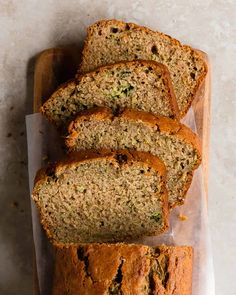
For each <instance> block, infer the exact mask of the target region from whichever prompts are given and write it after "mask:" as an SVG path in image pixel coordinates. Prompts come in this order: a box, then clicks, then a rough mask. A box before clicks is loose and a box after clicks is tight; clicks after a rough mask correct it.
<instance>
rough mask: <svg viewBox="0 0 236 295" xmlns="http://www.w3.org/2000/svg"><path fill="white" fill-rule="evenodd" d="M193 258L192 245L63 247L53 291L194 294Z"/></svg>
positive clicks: (72, 293)
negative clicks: (192, 290)
mask: <svg viewBox="0 0 236 295" xmlns="http://www.w3.org/2000/svg"><path fill="white" fill-rule="evenodd" d="M192 260H193V249H192V247H188V246H165V245H162V246H156V247H148V246H145V245H139V244H86V245H81V244H80V245H76V246H73V247H69V248H59V249H57V252H56V265H55V276H54V284H53V295H62V294H64V293H63V292H64V291H65V290H67V294H68V295H75V294H78V293H79V294H84V295H86V294H88V295H91V294H96V295H102V294H113V295H115V294H143V295H149V294H174V295H190V294H191V286H192V263H193V261H192ZM85 266H86V267H85ZM91 278H92V279H91ZM173 290H174V291H173ZM94 292H95V293H94Z"/></svg>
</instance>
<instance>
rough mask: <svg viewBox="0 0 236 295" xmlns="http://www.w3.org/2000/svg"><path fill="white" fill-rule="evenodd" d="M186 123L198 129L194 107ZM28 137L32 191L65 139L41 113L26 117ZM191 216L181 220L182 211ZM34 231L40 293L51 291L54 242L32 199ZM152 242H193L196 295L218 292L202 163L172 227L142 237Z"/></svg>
mask: <svg viewBox="0 0 236 295" xmlns="http://www.w3.org/2000/svg"><path fill="white" fill-rule="evenodd" d="M184 123H185V124H186V125H188V126H189V127H190V128H191V129H192V130H194V131H195V132H196V127H195V120H194V114H193V111H192V110H190V111H189V112H188V114H187V116H186V117H185V119H184ZM26 126H27V140H28V169H29V185H30V192H32V188H33V183H34V177H35V175H36V172H37V170H38V169H40V168H41V167H42V166H44V165H45V164H46V162H48V161H55V160H57V159H58V158H60V157H61V155H62V149H61V139H60V138H59V136H58V134H57V132H56V130H55V129H54V127H52V126H51V125H50V124H49V123H48V122H47V121H46V120H45V119H44V118H43V117H42V116H41V115H40V114H33V115H28V116H27V117H26ZM180 214H181V215H185V216H187V220H185V221H181V220H180V218H179V215H180ZM32 221H33V235H34V243H35V253H36V265H37V273H38V279H39V290H40V295H49V294H51V286H52V276H53V258H52V249H51V245H50V243H49V242H48V240H47V238H46V236H45V233H44V231H43V230H42V228H41V225H40V222H39V218H38V212H37V209H36V207H35V204H34V203H33V201H32ZM134 242H140V243H144V244H147V245H150V246H155V245H159V244H163V243H165V244H168V245H191V246H193V248H194V269H193V293H192V294H193V295H214V294H215V284H214V273H213V263H212V252H211V245H210V237H209V228H208V218H207V204H206V196H205V194H204V190H203V185H202V169H201V167H200V168H199V169H198V170H197V171H196V172H195V174H194V177H193V181H192V185H191V187H190V189H189V191H188V194H187V198H186V202H185V204H184V205H183V206H180V207H177V208H175V209H173V210H172V212H171V218H170V230H169V232H168V233H165V234H163V235H161V236H158V237H147V238H143V239H140V240H138V241H134Z"/></svg>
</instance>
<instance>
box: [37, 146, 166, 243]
mask: <svg viewBox="0 0 236 295" xmlns="http://www.w3.org/2000/svg"><path fill="white" fill-rule="evenodd" d="M165 177H166V170H165V166H164V164H163V162H162V161H161V160H159V159H158V158H157V157H154V156H152V155H150V154H148V153H142V152H137V151H133V152H128V151H116V152H111V151H102V150H101V151H99V152H93V151H86V152H80V153H72V154H71V155H69V156H68V158H67V159H64V160H62V161H61V162H59V163H58V164H56V165H52V166H49V167H48V168H45V169H43V170H40V171H39V172H38V174H37V176H36V180H35V186H34V189H33V194H32V198H33V199H34V201H35V202H36V205H37V207H38V209H39V211H40V216H41V223H42V225H43V227H44V229H45V230H46V232H47V234H48V236H49V238H51V240H52V242H53V243H54V244H56V245H60V244H73V243H90V242H107V241H110V242H111V241H113V242H114V241H124V240H129V239H134V238H137V237H140V236H146V235H157V234H160V233H162V232H164V231H165V230H166V229H167V228H168V214H169V210H168V197H167V190H166V184H165Z"/></svg>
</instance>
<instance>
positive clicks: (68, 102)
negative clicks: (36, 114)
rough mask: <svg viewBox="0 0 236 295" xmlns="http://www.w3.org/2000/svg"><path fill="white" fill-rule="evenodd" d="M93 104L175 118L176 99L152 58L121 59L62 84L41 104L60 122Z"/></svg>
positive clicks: (161, 67)
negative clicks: (147, 59) (144, 59)
mask: <svg viewBox="0 0 236 295" xmlns="http://www.w3.org/2000/svg"><path fill="white" fill-rule="evenodd" d="M93 106H108V107H111V108H113V109H117V108H124V107H129V108H133V109H138V110H145V111H148V112H152V113H154V114H160V115H163V116H167V117H171V118H178V117H179V111H178V105H177V101H176V98H175V95H174V91H173V88H172V84H171V80H170V75H169V72H168V70H167V68H166V67H165V66H164V65H161V64H158V63H157V62H153V61H141V60H137V61H131V62H120V63H117V64H114V65H110V66H104V67H101V68H99V69H97V70H96V71H93V72H90V73H87V74H85V75H80V76H78V77H77V79H76V80H72V81H70V82H67V83H65V84H63V85H62V86H61V87H59V89H57V90H56V91H55V92H54V93H53V94H52V96H51V97H50V98H49V100H47V101H46V102H45V103H44V105H43V106H42V108H41V112H42V113H43V114H44V115H46V117H47V118H48V119H49V120H50V121H52V122H53V123H55V124H56V125H57V126H61V125H64V124H66V123H67V122H68V121H70V120H71V119H72V118H73V117H74V116H75V115H76V114H78V112H80V111H81V110H84V109H88V108H91V107H93Z"/></svg>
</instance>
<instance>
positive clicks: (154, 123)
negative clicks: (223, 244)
mask: <svg viewBox="0 0 236 295" xmlns="http://www.w3.org/2000/svg"><path fill="white" fill-rule="evenodd" d="M66 145H67V146H68V148H69V149H70V150H86V149H101V148H109V149H114V150H117V149H134V150H138V151H145V152H149V153H151V154H153V155H156V156H158V157H159V158H160V159H161V160H162V161H163V162H164V163H165V165H166V168H167V189H168V194H169V196H168V197H169V204H170V206H171V207H174V206H176V205H180V204H182V203H183V202H184V198H185V195H186V192H187V190H188V188H189V186H190V184H191V180H192V176H193V171H194V170H195V169H196V168H197V167H198V166H199V164H200V162H201V151H200V141H199V138H198V136H197V135H196V134H195V133H193V132H192V130H191V129H189V128H188V127H186V126H184V125H183V124H181V123H179V122H176V121H174V120H171V119H169V118H164V117H157V116H154V115H152V114H150V113H146V112H140V111H135V110H130V109H126V110H124V111H122V112H120V113H119V114H117V113H116V114H113V113H112V110H111V109H109V108H95V109H92V110H88V111H85V112H84V113H83V114H82V113H81V115H79V116H78V117H77V118H76V119H75V121H73V122H72V123H71V124H70V126H69V129H68V136H67V138H66Z"/></svg>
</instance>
